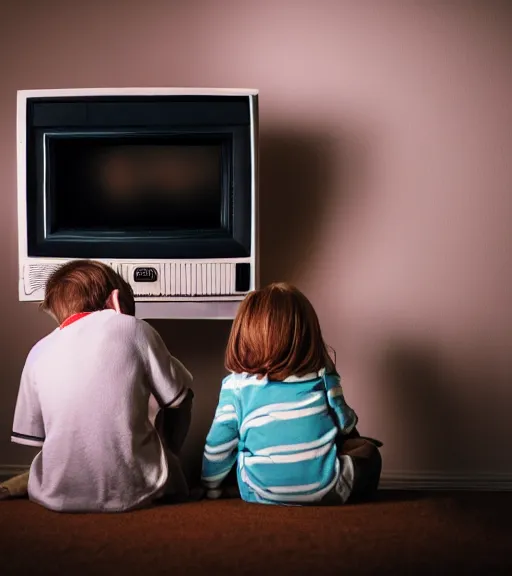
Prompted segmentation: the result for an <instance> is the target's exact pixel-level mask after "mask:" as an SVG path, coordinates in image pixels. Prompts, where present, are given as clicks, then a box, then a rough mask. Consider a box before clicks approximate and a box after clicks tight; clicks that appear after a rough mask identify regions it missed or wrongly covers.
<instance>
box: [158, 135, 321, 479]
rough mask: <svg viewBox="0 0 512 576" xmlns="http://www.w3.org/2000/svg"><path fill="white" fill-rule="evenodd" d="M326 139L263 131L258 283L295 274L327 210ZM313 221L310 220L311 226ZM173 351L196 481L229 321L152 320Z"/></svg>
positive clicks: (187, 462) (187, 454) (188, 461)
mask: <svg viewBox="0 0 512 576" xmlns="http://www.w3.org/2000/svg"><path fill="white" fill-rule="evenodd" d="M326 143H327V140H326V139H324V138H322V137H321V136H320V135H318V134H309V133H306V132H302V131H299V130H292V129H290V130H282V131H270V132H263V134H261V136H260V250H261V252H260V261H261V283H262V284H266V283H268V282H271V281H277V280H289V281H293V279H294V276H295V275H296V272H297V268H298V266H299V265H300V264H301V262H303V261H304V260H305V259H306V258H307V255H308V252H309V251H310V249H311V246H312V245H314V243H315V234H316V231H317V230H318V226H317V225H316V224H317V223H318V222H320V221H321V219H322V212H323V210H324V209H325V202H324V201H323V197H324V196H325V194H327V193H328V190H329V182H328V181H329V174H330V162H332V158H331V156H330V154H329V150H330V149H329V147H328V146H327V145H326ZM312 223H315V225H312ZM151 324H152V325H153V326H154V327H155V328H156V329H157V330H158V331H159V333H160V334H161V335H162V338H163V339H164V341H165V343H166V344H167V346H168V348H169V350H170V351H171V353H172V354H173V355H174V356H176V357H177V358H179V359H180V360H181V361H182V362H183V363H184V364H185V365H186V366H187V368H189V370H190V371H191V372H192V373H193V375H194V392H195V400H194V412H193V418H192V424H191V429H190V433H189V436H188V438H187V440H186V442H185V445H184V448H183V454H182V457H183V462H184V467H185V470H186V473H187V476H188V477H189V478H190V480H191V481H197V479H198V478H199V474H200V467H201V458H202V453H203V447H204V441H205V437H206V435H207V433H208V430H209V427H210V424H211V421H212V419H213V414H214V412H215V408H216V403H217V400H218V396H219V391H220V384H221V380H222V378H223V377H224V376H225V375H226V372H225V369H224V351H225V347H226V344H227V340H228V337H229V331H230V329H231V323H230V322H226V321H212V320H204V321H203V320H197V321H182V320H158V321H157V320H155V321H152V322H151Z"/></svg>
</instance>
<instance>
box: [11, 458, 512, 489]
mask: <svg viewBox="0 0 512 576" xmlns="http://www.w3.org/2000/svg"><path fill="white" fill-rule="evenodd" d="M29 467H30V466H29V465H26V466H23V465H19V464H0V478H3V479H5V478H9V477H11V476H16V474H22V473H23V472H26V471H27V470H28V469H29ZM379 488H381V489H382V490H475V491H483V492H504V491H506V492H508V491H512V472H509V473H503V472H496V473H491V474H490V473H481V472H475V473H472V474H470V473H467V474H452V473H449V472H440V471H438V472H431V471H428V472H427V471H425V472H413V471H389V472H387V471H383V473H382V477H381V481H380V485H379Z"/></svg>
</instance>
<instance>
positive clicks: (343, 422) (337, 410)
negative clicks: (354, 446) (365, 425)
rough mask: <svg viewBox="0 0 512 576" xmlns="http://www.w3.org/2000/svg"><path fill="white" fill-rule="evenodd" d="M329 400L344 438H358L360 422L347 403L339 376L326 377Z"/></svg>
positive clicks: (329, 375) (330, 375)
mask: <svg viewBox="0 0 512 576" xmlns="http://www.w3.org/2000/svg"><path fill="white" fill-rule="evenodd" d="M324 382H325V388H326V391H327V400H328V402H329V406H330V407H331V408H332V411H333V412H334V415H335V419H336V425H337V427H338V429H339V431H340V432H341V434H342V435H343V436H344V437H347V436H351V437H357V436H359V433H358V432H357V429H356V424H357V421H358V417H357V414H356V413H355V412H354V410H352V408H351V407H350V406H349V405H348V404H347V402H346V401H345V396H344V395H343V388H342V387H341V379H340V377H339V375H338V374H327V375H325V376H324Z"/></svg>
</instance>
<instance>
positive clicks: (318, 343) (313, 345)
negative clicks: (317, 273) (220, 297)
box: [225, 283, 335, 381]
mask: <svg viewBox="0 0 512 576" xmlns="http://www.w3.org/2000/svg"><path fill="white" fill-rule="evenodd" d="M225 365H226V368H227V369H228V370H230V371H232V372H238V373H242V372H246V373H249V374H257V375H259V376H267V377H268V378H269V379H271V380H281V381H282V380H284V379H286V378H288V377H289V376H292V375H294V376H304V375H305V374H309V373H311V372H318V371H319V370H321V369H322V368H326V370H327V371H333V370H335V368H334V363H333V361H332V360H331V358H330V356H329V353H328V351H327V346H326V344H325V342H324V340H323V337H322V331H321V329H320V323H319V321H318V316H317V314H316V312H315V310H314V308H313V306H312V304H311V302H310V301H309V300H308V299H307V298H306V296H304V294H303V293H302V292H300V290H298V289H297V288H295V287H294V286H292V285H290V284H286V283H276V284H270V285H269V286H267V287H265V288H262V289H260V290H256V291H254V292H251V293H250V294H249V295H248V296H247V298H246V299H245V300H244V301H243V302H242V304H241V305H240V308H239V310H238V314H237V315H236V318H235V320H234V322H233V326H232V328H231V333H230V335H229V341H228V345H227V349H226V357H225Z"/></svg>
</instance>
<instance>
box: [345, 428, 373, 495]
mask: <svg viewBox="0 0 512 576" xmlns="http://www.w3.org/2000/svg"><path fill="white" fill-rule="evenodd" d="M339 453H340V454H341V455H347V456H350V458H351V459H352V462H353V464H354V485H353V488H352V492H351V494H350V497H349V499H348V500H347V504H350V503H355V502H362V501H367V500H371V499H372V498H374V497H375V494H376V493H377V489H378V487H379V481H380V474H381V471H382V457H381V455H380V451H379V448H378V447H377V445H376V444H375V442H374V441H372V440H370V439H367V438H349V439H347V440H345V441H344V442H343V443H342V445H341V450H340V452H339Z"/></svg>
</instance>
